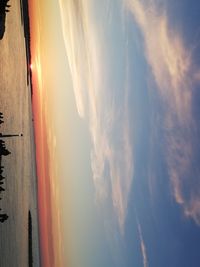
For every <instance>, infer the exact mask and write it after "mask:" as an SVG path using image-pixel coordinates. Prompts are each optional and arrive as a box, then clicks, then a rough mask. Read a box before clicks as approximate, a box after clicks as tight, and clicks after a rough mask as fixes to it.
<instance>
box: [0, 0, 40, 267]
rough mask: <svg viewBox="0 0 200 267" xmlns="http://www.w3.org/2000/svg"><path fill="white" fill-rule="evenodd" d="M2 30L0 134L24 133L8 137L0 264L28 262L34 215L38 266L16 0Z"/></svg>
mask: <svg viewBox="0 0 200 267" xmlns="http://www.w3.org/2000/svg"><path fill="white" fill-rule="evenodd" d="M6 24H7V25H6V33H5V35H4V38H3V40H1V41H0V95H1V97H0V111H2V112H3V113H4V121H5V123H4V124H3V125H1V132H2V133H23V137H22V138H13V139H8V140H6V146H7V148H8V150H9V151H12V154H11V155H10V156H9V158H8V157H6V158H3V159H2V160H3V162H2V164H3V165H4V166H5V169H4V175H5V176H6V181H5V185H4V187H5V192H2V193H1V195H2V196H1V197H2V200H1V201H0V208H2V209H3V210H5V211H6V213H7V214H9V219H8V220H7V221H6V222H5V223H4V224H2V225H0V255H1V257H0V266H1V267H4V266H5V267H8V266H16V267H17V266H19V267H23V266H24V267H26V266H28V244H29V243H28V241H29V239H28V213H29V210H30V212H31V215H32V238H33V239H32V249H33V266H39V252H38V234H37V204H36V190H37V185H36V172H35V171H36V170H35V151H34V138H33V137H34V136H33V125H32V109H31V90H30V88H29V87H27V66H26V54H25V43H24V31H23V28H22V24H21V14H20V0H13V1H12V8H11V11H10V13H9V15H8V16H7V21H6Z"/></svg>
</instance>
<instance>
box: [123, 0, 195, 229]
mask: <svg viewBox="0 0 200 267" xmlns="http://www.w3.org/2000/svg"><path fill="white" fill-rule="evenodd" d="M125 3H126V5H127V8H128V9H129V10H130V12H131V13H132V15H133V16H134V19H135V22H136V24H137V25H138V27H139V29H140V31H141V34H142V37H143V40H144V49H145V55H146V60H147V63H148V64H149V66H150V68H151V73H152V77H153V79H154V82H155V84H156V88H157V90H158V95H159V97H160V101H161V103H162V112H161V114H158V115H157V116H160V121H159V123H158V122H157V121H156V120H155V121H154V122H153V125H152V127H154V128H155V127H160V128H161V129H162V133H163V143H162V147H163V150H164V154H165V160H166V165H167V171H168V175H169V177H170V182H171V188H172V192H173V196H174V199H175V200H176V202H177V203H178V204H180V205H181V206H182V207H183V210H184V213H185V215H186V216H187V217H190V218H192V219H193V220H194V221H195V222H196V223H198V224H200V190H199V189H198V188H199V187H200V177H199V174H200V168H199V167H198V166H197V164H195V160H196V159H197V158H198V157H199V154H198V152H197V148H196V147H197V146H198V134H197V132H198V129H197V124H198V122H197V121H195V116H194V113H193V103H194V96H195V86H196V85H197V84H199V78H198V77H199V68H198V66H195V64H194V62H193V55H192V53H191V49H189V48H188V47H186V45H185V44H184V40H183V38H182V37H181V35H180V33H179V31H178V29H176V27H175V26H174V27H173V28H172V27H170V24H169V19H168V16H167V13H166V11H165V10H166V9H165V6H164V2H163V4H159V5H158V1H156V0H146V1H145V0H144V1H139V0H127V1H125ZM154 141H155V143H154V145H155V146H156V143H157V140H154Z"/></svg>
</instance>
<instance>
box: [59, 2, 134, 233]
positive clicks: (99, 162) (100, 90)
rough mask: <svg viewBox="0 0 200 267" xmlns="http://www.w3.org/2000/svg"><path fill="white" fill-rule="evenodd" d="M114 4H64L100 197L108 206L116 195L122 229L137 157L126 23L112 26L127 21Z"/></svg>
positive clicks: (65, 31) (72, 64) (65, 30)
mask: <svg viewBox="0 0 200 267" xmlns="http://www.w3.org/2000/svg"><path fill="white" fill-rule="evenodd" d="M111 3H112V1H101V4H100V5H99V8H95V6H94V5H93V1H90V0H77V1H70V0H69V1H62V0H60V6H61V13H62V23H63V35H64V40H65V45H66V51H67V56H68V61H69V65H70V70H71V76H72V81H73V89H74V94H75V98H76V105H77V110H78V113H79V115H80V116H81V117H82V118H85V119H86V120H87V121H88V123H89V129H90V133H91V140H92V149H91V168H92V172H93V180H94V184H95V188H96V196H97V199H98V201H100V202H103V203H104V202H106V201H108V198H109V197H110V196H112V203H113V209H114V211H115V214H116V217H117V218H118V222H119V225H120V228H121V230H122V231H123V225H124V221H125V217H126V210H127V203H128V196H129V191H130V186H131V182H132V177H133V155H132V146H131V141H130V127H129V120H128V116H129V115H128V108H127V107H128V104H127V101H128V88H127V84H126V83H127V82H126V75H125V72H124V67H125V65H126V62H125V58H126V56H125V53H126V40H125V36H124V32H123V29H122V26H121V22H120V21H119V22H116V21H115V23H113V16H118V17H119V20H121V19H122V18H121V14H120V12H118V14H116V13H113V10H112V9H111ZM119 3H120V1H119ZM119 3H118V4H119ZM101 7H102V11H101ZM119 10H120V9H119ZM105 11H106V12H105ZM99 18H101V23H100V22H99ZM107 22H109V23H107ZM113 28H114V31H112V30H113ZM116 32H117V33H116ZM112 40H113V41H112ZM116 42H117V44H118V46H117V47H116V46H115V44H116Z"/></svg>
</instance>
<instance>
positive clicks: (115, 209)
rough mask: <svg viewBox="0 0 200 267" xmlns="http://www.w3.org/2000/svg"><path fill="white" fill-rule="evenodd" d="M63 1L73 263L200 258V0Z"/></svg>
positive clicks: (67, 215)
mask: <svg viewBox="0 0 200 267" xmlns="http://www.w3.org/2000/svg"><path fill="white" fill-rule="evenodd" d="M59 5H60V13H61V21H60V20H59V14H58V13H59V12H58V10H57V9H56V11H55V10H54V11H51V12H52V14H51V15H52V16H53V14H54V13H53V12H57V13H56V15H55V14H54V16H55V17H57V19H58V21H59V23H58V24H57V26H58V27H60V24H61V25H62V33H61V31H60V29H59V31H57V32H56V31H54V33H53V36H54V39H53V41H52V43H53V44H54V43H55V51H56V49H58V43H60V45H59V53H56V52H55V55H54V56H55V58H57V61H56V62H57V63H56V69H57V70H55V72H54V74H55V76H54V79H55V78H56V80H57V81H58V80H59V81H60V82H59V89H57V90H56V92H55V91H54V90H53V89H52V92H53V95H54V100H52V101H51V104H52V103H54V107H55V110H54V112H55V114H54V117H55V126H54V128H55V129H54V135H55V138H56V140H57V150H58V154H59V155H60V156H59V160H60V161H59V163H57V164H58V168H60V172H59V173H60V183H61V187H62V188H61V195H62V199H63V205H62V213H63V218H64V225H65V226H64V229H65V230H64V233H65V235H64V236H65V238H64V240H65V241H64V247H65V250H66V251H68V253H67V252H66V254H67V257H70V258H71V260H70V262H71V266H73V267H80V266H82V267H90V266H91V267H94V266H95V267H98V266H99V267H102V266H104V267H114V266H116V267H118V266H120V267H122V266H127V267H129V266H131V267H132V266H135V267H140V266H141V267H147V266H150V267H151V266H152V267H161V266H162V267H165V266H166V267H167V266H175V267H179V266H181V267H186V266H190V267H197V266H199V262H200V254H199V251H198V247H199V245H200V228H199V227H200V177H199V174H200V167H199V166H200V165H199V159H200V152H199V151H200V149H199V132H200V129H199V101H200V94H199V85H200V72H199V64H200V62H199V52H198V51H199V40H200V24H199V17H198V16H199V8H200V5H199V4H198V2H197V1H194V0H193V1H189V0H184V1H176V3H174V1H172V0H170V1H167V0H142V1H139V0H102V1H98V0H77V1H73V0H68V1H65V0H60V1H59ZM57 8H58V6H57ZM61 34H62V35H61ZM56 55H57V56H56ZM59 61H60V62H62V64H61V65H60V67H59ZM65 63H66V66H64V65H65ZM44 72H45V70H44ZM47 75H48V74H47ZM49 79H50V80H51V79H52V78H51V77H50V78H49ZM52 81H53V80H52ZM54 83H55V82H54ZM50 84H51V82H49V86H50ZM54 86H55V85H54ZM65 106H67V108H66V107H65ZM66 136H67V138H66ZM66 151H67V152H66ZM66 154H67V156H66ZM66 188H67V189H66ZM66 190H67V193H68V194H69V195H70V196H69V197H67V194H66ZM67 225H68V226H67ZM69 225H70V226H69ZM69 251H70V252H69ZM69 254H70V256H69Z"/></svg>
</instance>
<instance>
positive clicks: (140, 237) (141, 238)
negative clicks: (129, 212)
mask: <svg viewBox="0 0 200 267" xmlns="http://www.w3.org/2000/svg"><path fill="white" fill-rule="evenodd" d="M137 228H138V234H139V239H140V248H141V253H142V259H143V266H144V267H148V266H149V264H148V257H147V250H146V246H145V242H144V238H143V234H142V228H141V225H140V223H139V220H138V218H137Z"/></svg>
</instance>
